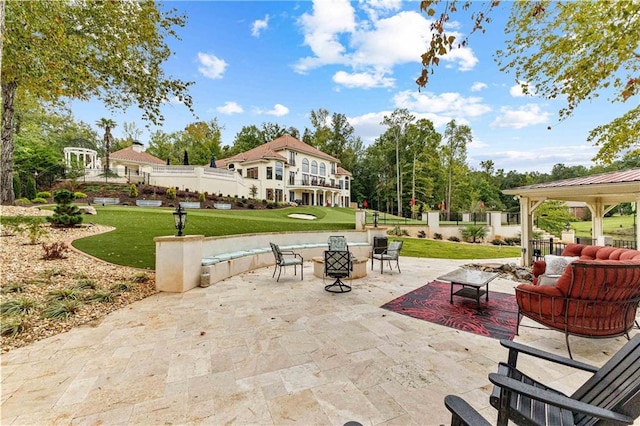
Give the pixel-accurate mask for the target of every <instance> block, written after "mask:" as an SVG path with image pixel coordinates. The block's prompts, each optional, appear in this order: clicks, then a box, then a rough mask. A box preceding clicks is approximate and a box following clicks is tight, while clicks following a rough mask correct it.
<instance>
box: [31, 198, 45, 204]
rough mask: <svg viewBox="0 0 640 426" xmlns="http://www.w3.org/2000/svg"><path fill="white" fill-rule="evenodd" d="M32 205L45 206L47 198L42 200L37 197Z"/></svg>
mask: <svg viewBox="0 0 640 426" xmlns="http://www.w3.org/2000/svg"><path fill="white" fill-rule="evenodd" d="M31 202H32V203H34V204H44V203H46V202H47V199H46V198H41V197H36V198H34V199H33V200H31Z"/></svg>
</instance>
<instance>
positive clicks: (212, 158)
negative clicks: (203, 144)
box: [209, 154, 216, 169]
mask: <svg viewBox="0 0 640 426" xmlns="http://www.w3.org/2000/svg"><path fill="white" fill-rule="evenodd" d="M209 167H211V168H212V169H215V168H216V157H215V156H214V155H213V154H211V161H210V162H209Z"/></svg>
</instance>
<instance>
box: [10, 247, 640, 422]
mask: <svg viewBox="0 0 640 426" xmlns="http://www.w3.org/2000/svg"><path fill="white" fill-rule="evenodd" d="M510 261H515V260H513V259H511V260H510ZM469 262H470V261H448V260H438V259H413V258H406V257H403V258H401V260H400V265H401V268H402V273H401V274H399V273H398V272H397V271H395V272H393V273H388V272H385V274H384V275H380V273H379V270H378V269H376V270H374V271H373V272H371V271H369V275H368V276H367V277H366V278H363V279H360V280H354V281H353V283H352V284H353V291H352V292H350V293H346V294H331V293H328V292H325V291H324V290H323V288H324V283H323V281H322V279H319V278H316V277H314V276H313V273H312V265H311V264H310V263H307V264H306V265H305V279H304V281H300V279H299V276H297V277H296V276H293V271H292V270H287V271H286V272H285V273H283V276H282V277H281V278H280V282H279V283H276V282H275V280H274V279H272V278H271V274H272V271H273V270H272V268H268V269H261V270H258V271H253V272H249V273H246V274H243V275H240V276H236V277H233V278H231V279H228V280H226V281H223V282H220V283H218V284H215V285H213V286H211V287H208V288H197V289H194V290H192V291H189V292H187V293H184V294H167V293H161V294H158V295H155V296H152V297H149V298H147V299H145V300H142V301H140V302H136V303H134V304H132V305H129V306H127V307H126V308H124V309H122V310H120V311H118V312H115V313H112V314H110V315H109V316H108V317H107V318H105V319H104V320H103V321H102V322H100V323H98V324H90V325H87V326H85V327H80V328H76V329H74V330H72V331H70V332H68V333H64V334H61V335H57V336H54V337H52V338H49V339H46V340H43V341H40V342H37V343H35V344H33V345H31V346H28V347H25V348H20V349H16V350H13V351H11V352H9V353H7V354H4V355H3V356H2V406H1V408H2V414H1V420H0V421H1V423H2V424H3V425H9V424H13V425H27V424H28V425H32V424H82V425H85V424H86V425H94V424H110V425H111V424H154V425H157V424H192V423H203V424H216V425H218V424H260V425H271V424H276V425H283V424H299V425H312V424H319V425H342V424H344V423H345V422H346V421H348V420H356V421H359V422H360V423H362V424H364V425H381V424H396V425H439V424H447V423H448V422H449V420H450V417H449V414H448V412H447V411H446V409H445V407H444V404H443V398H444V396H445V395H447V394H450V393H453V394H458V395H462V396H463V397H464V398H465V399H467V400H468V401H469V402H470V403H471V404H472V405H473V406H474V407H476V408H477V409H478V410H480V411H481V412H482V413H483V414H484V415H485V416H486V417H487V418H489V419H491V420H492V421H495V410H494V409H493V408H491V407H490V406H489V402H488V395H489V393H490V391H491V385H490V383H489V381H488V379H487V375H488V374H489V373H490V372H493V371H495V369H496V366H497V363H498V362H499V361H502V360H505V359H506V358H505V357H506V355H505V350H503V348H502V347H501V346H500V344H499V342H498V341H497V340H494V339H491V338H486V337H481V336H477V335H473V334H469V333H465V332H460V331H456V330H453V329H450V328H446V327H441V326H438V325H435V324H431V323H428V322H425V321H421V320H417V319H413V318H410V317H406V316H403V315H399V314H395V313H392V312H389V311H386V310H383V309H380V306H381V305H382V304H384V303H385V302H388V301H390V300H392V299H394V298H396V297H398V296H400V295H402V294H404V293H407V292H409V291H411V290H413V289H415V288H417V287H420V286H422V285H424V284H426V283H427V282H429V281H432V280H433V279H434V278H435V277H437V276H439V275H442V274H443V273H445V272H448V271H450V270H452V269H454V268H455V267H457V266H458V265H461V264H464V263H469ZM494 262H495V261H491V263H494ZM514 285H515V283H514V282H511V281H509V280H505V279H501V278H498V279H496V280H495V281H494V282H492V283H491V286H490V289H491V290H492V291H502V292H507V293H512V292H513V286H514ZM525 321H526V320H525ZM531 324H532V323H531ZM635 332H637V331H634V333H635ZM515 340H516V341H519V342H523V343H529V344H532V345H534V346H536V347H540V348H543V349H547V350H552V351H555V352H557V353H561V354H566V349H565V346H564V337H563V335H562V334H560V333H557V332H552V331H546V330H538V329H531V328H525V329H521V335H520V336H516V339H515ZM625 342H626V339H625V338H616V339H594V340H587V339H580V338H572V349H573V351H574V354H575V356H576V358H577V359H580V360H582V361H586V362H589V363H592V364H596V365H601V364H602V363H604V362H605V361H606V360H607V359H608V358H609V357H610V356H611V355H612V354H613V353H614V352H615V351H616V350H617V349H618V348H620V347H621V346H622V345H623V344H624V343H625ZM522 361H524V358H523V359H522V360H521V365H522V366H527V368H526V370H527V371H529V372H531V373H532V374H533V375H534V376H536V377H539V378H540V379H542V380H545V381H548V382H549V383H550V384H553V386H554V387H556V388H559V389H564V390H566V391H568V392H570V391H572V390H573V389H574V388H575V387H576V386H578V384H579V383H581V382H582V381H583V380H584V377H585V376H584V374H582V373H575V372H574V371H572V370H569V369H566V368H561V367H558V366H552V367H547V366H546V364H543V363H542V362H541V361H531V362H522ZM519 365H520V364H519ZM543 366H544V367H543Z"/></svg>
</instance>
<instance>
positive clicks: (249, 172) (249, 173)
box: [247, 167, 258, 179]
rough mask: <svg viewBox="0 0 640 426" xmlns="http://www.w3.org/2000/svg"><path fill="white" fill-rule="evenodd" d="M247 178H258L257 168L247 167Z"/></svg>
mask: <svg viewBox="0 0 640 426" xmlns="http://www.w3.org/2000/svg"><path fill="white" fill-rule="evenodd" d="M247 178H249V179H258V168H257V167H251V168H249V169H247Z"/></svg>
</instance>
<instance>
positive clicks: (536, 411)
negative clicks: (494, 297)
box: [444, 334, 640, 426]
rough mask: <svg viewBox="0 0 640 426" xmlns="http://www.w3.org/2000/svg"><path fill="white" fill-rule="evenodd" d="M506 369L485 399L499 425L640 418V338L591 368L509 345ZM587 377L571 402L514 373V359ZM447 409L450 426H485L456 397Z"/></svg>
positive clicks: (494, 379)
mask: <svg viewBox="0 0 640 426" xmlns="http://www.w3.org/2000/svg"><path fill="white" fill-rule="evenodd" d="M500 343H501V344H502V345H503V346H505V347H507V348H509V357H508V363H507V364H504V363H500V364H499V367H498V373H491V374H489V380H490V381H491V382H492V383H493V384H494V385H495V387H494V390H493V393H492V394H491V397H490V399H489V401H490V403H491V405H492V406H494V407H495V408H497V409H498V422H497V423H498V425H501V426H502V425H507V424H508V422H509V421H512V422H513V423H515V424H517V425H536V426H538V425H554V426H555V425H581V426H582V425H594V424H607V425H609V424H622V425H630V424H633V423H634V421H635V419H637V418H638V417H639V416H640V334H637V335H636V336H635V337H633V338H632V339H631V340H630V341H629V342H627V343H626V344H625V345H624V346H623V347H622V348H621V349H620V350H619V351H618V352H617V353H616V354H615V355H613V357H611V359H609V361H607V362H606V363H605V364H604V365H603V366H602V367H600V368H598V367H594V366H591V365H589V364H585V363H582V362H579V361H574V360H572V359H570V358H566V357H562V356H558V355H555V354H552V353H549V352H545V351H542V350H539V349H535V348H531V347H529V346H525V345H521V344H519V343H515V342H511V341H509V340H502V341H501V342H500ZM520 353H522V354H526V355H530V356H533V357H536V358H541V359H544V360H546V361H551V362H555V363H557V364H561V365H565V366H569V367H573V368H577V369H579V370H583V371H588V372H591V373H593V375H592V376H591V377H590V378H589V379H588V380H587V381H586V382H584V384H583V385H582V386H580V387H579V388H578V390H576V391H575V392H574V393H573V394H571V396H566V395H564V394H563V393H561V392H559V391H557V390H554V389H552V388H550V387H548V386H545V385H544V384H542V383H540V382H538V381H536V380H534V379H532V378H530V377H528V376H526V375H525V374H523V373H521V372H520V371H519V370H517V369H516V363H517V360H518V354H520ZM444 403H445V406H446V407H447V409H448V410H449V411H450V412H451V414H452V416H451V424H452V425H453V426H467V425H469V426H476V425H479V426H480V425H488V424H489V422H487V421H486V420H485V419H484V418H483V417H482V416H481V415H480V414H479V413H478V412H477V411H476V410H474V409H473V408H472V407H471V406H470V405H469V404H467V403H466V402H465V401H464V400H462V399H461V398H460V397H457V396H454V395H448V396H447V397H445V400H444Z"/></svg>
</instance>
